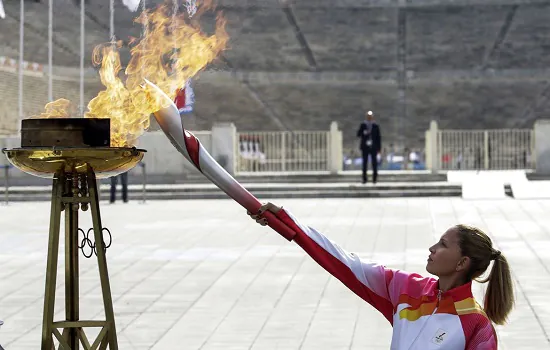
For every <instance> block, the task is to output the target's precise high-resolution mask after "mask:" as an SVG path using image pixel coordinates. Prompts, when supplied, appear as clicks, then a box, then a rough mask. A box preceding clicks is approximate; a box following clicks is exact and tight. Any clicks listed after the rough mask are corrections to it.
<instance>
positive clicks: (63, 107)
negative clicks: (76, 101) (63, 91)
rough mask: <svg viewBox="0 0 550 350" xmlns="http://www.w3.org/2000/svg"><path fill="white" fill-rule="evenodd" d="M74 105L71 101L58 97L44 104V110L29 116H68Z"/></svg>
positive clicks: (72, 111) (73, 109)
mask: <svg viewBox="0 0 550 350" xmlns="http://www.w3.org/2000/svg"><path fill="white" fill-rule="evenodd" d="M74 111H75V107H74V106H73V105H72V103H71V101H69V100H67V99H64V98H60V99H58V100H55V101H52V102H49V103H47V104H46V106H44V112H43V113H41V114H39V115H35V116H32V117H31V118H70V115H71V114H72V113H74Z"/></svg>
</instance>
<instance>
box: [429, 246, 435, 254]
mask: <svg viewBox="0 0 550 350" xmlns="http://www.w3.org/2000/svg"><path fill="white" fill-rule="evenodd" d="M428 250H429V251H430V253H432V254H433V253H435V249H434V247H433V246H431V247H430V248H428Z"/></svg>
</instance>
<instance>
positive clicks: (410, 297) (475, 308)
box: [248, 203, 514, 350]
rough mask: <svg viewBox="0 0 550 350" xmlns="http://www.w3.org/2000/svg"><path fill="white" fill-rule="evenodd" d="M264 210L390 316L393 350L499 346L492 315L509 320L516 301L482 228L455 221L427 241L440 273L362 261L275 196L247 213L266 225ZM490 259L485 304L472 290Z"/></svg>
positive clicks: (503, 263)
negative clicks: (422, 273)
mask: <svg viewBox="0 0 550 350" xmlns="http://www.w3.org/2000/svg"><path fill="white" fill-rule="evenodd" d="M266 210H269V211H271V212H272V213H274V214H275V215H276V216H277V217H278V218H279V219H280V220H282V221H283V222H284V223H285V224H286V225H288V226H289V227H290V228H292V229H293V230H294V231H295V232H296V236H295V238H294V241H296V243H297V244H298V245H299V246H301V247H302V248H303V249H304V250H305V251H306V253H308V254H309V255H310V256H311V257H312V258H313V259H314V260H315V261H317V263H319V265H321V266H322V267H323V268H324V269H325V270H327V271H328V272H329V273H331V274H332V275H333V276H334V277H336V278H338V279H339V280H340V281H341V282H342V283H344V284H345V285H346V286H347V287H348V288H349V289H351V290H352V291H353V292H354V293H355V294H357V295H358V296H359V297H361V298H362V299H364V300H365V301H367V302H368V303H369V304H371V305H372V306H374V307H375V308H376V309H377V310H378V311H380V312H381V313H382V314H383V315H384V317H386V319H387V320H388V321H389V322H390V323H391V324H392V326H393V335H392V344H391V349H396V350H397V349H399V350H412V349H418V350H430V349H449V350H454V349H466V350H493V349H497V336H496V333H495V330H494V328H493V325H492V323H491V322H494V323H496V324H504V323H505V321H506V318H507V316H508V314H509V313H510V311H511V309H512V307H513V305H514V293H513V286H512V278H511V275H510V268H509V266H508V262H507V260H506V258H505V257H504V256H503V255H502V254H501V252H500V251H498V250H495V249H494V248H493V246H492V242H491V239H490V238H489V237H488V236H487V235H486V234H485V233H483V232H482V231H481V230H479V229H477V228H474V227H469V226H464V225H457V226H454V227H451V228H450V229H448V230H447V231H446V232H445V233H444V234H443V236H441V239H440V240H439V242H438V243H436V244H435V245H433V246H432V247H430V248H429V251H430V255H429V257H428V263H427V265H426V270H427V271H428V272H429V273H431V274H433V275H435V276H437V277H439V278H438V279H435V278H431V277H422V276H420V275H418V274H415V273H407V272H404V271H400V270H392V269H388V268H386V267H384V266H382V265H378V264H375V263H370V262H366V261H362V260H361V259H360V258H359V257H358V256H357V255H355V254H353V253H348V252H346V251H344V250H343V249H342V248H341V247H340V246H338V245H337V244H335V243H333V242H332V241H330V240H329V239H328V238H326V237H325V236H324V235H322V234H321V233H320V232H318V231H316V230H315V229H313V228H311V227H307V226H304V225H302V224H300V223H299V222H298V221H297V220H296V219H295V218H294V217H293V216H292V215H291V214H290V213H288V212H287V211H286V210H284V209H282V207H278V206H276V205H274V204H272V203H267V204H264V205H262V207H261V208H260V210H259V212H258V213H256V214H252V213H250V212H249V213H248V215H250V216H251V217H252V219H254V220H256V222H258V223H259V224H261V225H263V226H265V225H267V219H266V218H265V217H264V216H263V214H264V213H265V211H266ZM491 261H494V263H493V267H492V269H491V272H490V274H489V276H488V277H487V278H486V279H484V280H478V281H479V282H482V283H485V282H488V283H489V284H488V287H487V292H486V294H485V303H484V305H485V306H484V307H483V308H482V307H481V306H479V304H477V302H476V301H475V300H474V297H473V295H472V290H471V288H472V280H474V279H477V278H479V277H480V276H481V275H482V274H483V273H484V272H485V271H486V270H487V268H488V267H489V264H490V262H491Z"/></svg>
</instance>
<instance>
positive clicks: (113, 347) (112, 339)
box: [87, 171, 118, 350]
mask: <svg viewBox="0 0 550 350" xmlns="http://www.w3.org/2000/svg"><path fill="white" fill-rule="evenodd" d="M87 179H88V189H89V191H90V198H91V203H90V204H91V205H90V207H91V210H92V222H93V225H94V237H95V244H96V251H97V264H98V266H99V278H100V280H101V292H102V293H103V306H104V308H105V318H106V321H107V325H106V326H105V327H104V330H105V329H106V330H107V334H106V336H107V339H108V342H109V348H110V350H118V341H117V337H116V327H115V315H114V311H113V300H112V298H111V285H110V282H109V272H108V271H107V259H106V257H105V253H106V249H105V242H104V241H103V232H102V229H103V226H101V216H100V213H99V197H98V191H97V181H96V178H95V174H94V173H93V171H89V172H88V177H87ZM98 340H99V337H98Z"/></svg>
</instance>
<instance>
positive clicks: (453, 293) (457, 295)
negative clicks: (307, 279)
mask: <svg viewBox="0 0 550 350" xmlns="http://www.w3.org/2000/svg"><path fill="white" fill-rule="evenodd" d="M435 288H436V290H435V292H436V293H438V292H439V281H438V282H437V284H436V286H435ZM441 297H442V298H448V297H450V298H452V299H453V301H455V302H456V301H461V300H464V299H466V298H472V297H473V294H472V281H470V282H468V283H466V284H463V285H461V286H458V287H455V288H453V289H449V290H448V291H446V292H442V293H441Z"/></svg>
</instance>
